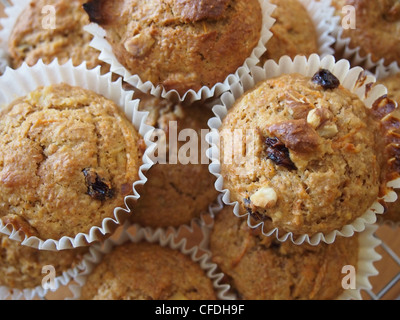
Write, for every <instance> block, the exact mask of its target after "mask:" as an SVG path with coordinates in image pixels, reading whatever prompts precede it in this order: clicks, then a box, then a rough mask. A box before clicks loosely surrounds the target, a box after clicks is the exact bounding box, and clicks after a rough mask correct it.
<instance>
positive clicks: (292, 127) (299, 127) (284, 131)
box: [268, 119, 320, 153]
mask: <svg viewBox="0 0 400 320" xmlns="http://www.w3.org/2000/svg"><path fill="white" fill-rule="evenodd" d="M268 131H269V132H270V133H271V134H273V135H274V136H276V137H278V139H279V140H281V141H282V142H283V143H284V144H285V146H286V147H287V148H288V149H290V150H293V151H295V152H300V153H307V152H312V151H314V150H315V149H316V148H317V147H318V145H319V139H320V138H319V136H318V134H317V132H316V131H315V130H314V129H313V128H312V127H311V126H310V125H309V124H308V123H307V121H306V120H305V119H299V120H291V121H285V122H280V123H276V124H273V125H272V126H270V127H269V128H268Z"/></svg>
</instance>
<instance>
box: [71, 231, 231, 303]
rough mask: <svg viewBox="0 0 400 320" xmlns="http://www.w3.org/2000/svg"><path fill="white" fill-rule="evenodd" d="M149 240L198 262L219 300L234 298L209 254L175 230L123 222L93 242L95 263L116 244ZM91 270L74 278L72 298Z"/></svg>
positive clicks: (76, 294)
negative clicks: (108, 235)
mask: <svg viewBox="0 0 400 320" xmlns="http://www.w3.org/2000/svg"><path fill="white" fill-rule="evenodd" d="M142 241H143V242H149V243H155V244H159V245H160V246H162V247H167V248H171V249H173V250H178V251H180V252H181V253H183V254H184V255H186V256H189V257H190V258H191V259H192V261H194V262H196V263H198V264H199V266H200V267H201V269H202V270H203V271H204V272H205V274H206V275H207V277H209V278H210V279H211V281H212V282H213V286H214V289H215V292H216V296H217V298H218V299H221V300H234V299H235V296H234V295H232V294H231V293H230V286H229V285H228V284H225V283H223V278H224V274H223V273H221V272H220V271H218V267H217V265H216V264H215V263H213V262H212V261H211V256H210V255H209V254H208V253H204V254H199V253H200V248H199V247H198V246H188V245H187V240H186V239H185V238H183V239H180V240H178V234H177V233H175V232H171V231H170V232H166V230H163V229H150V228H142V227H140V226H139V225H129V224H125V225H124V228H123V230H122V231H121V232H120V234H119V235H118V236H117V237H112V238H109V239H107V240H106V241H105V242H104V244H103V245H102V246H100V245H98V244H95V245H94V248H95V250H96V251H97V252H98V253H99V254H97V257H98V259H97V260H96V263H100V262H101V260H102V257H104V255H106V254H107V253H110V252H111V251H112V250H113V249H114V248H115V247H116V246H120V245H122V244H124V243H126V242H133V243H139V242H142ZM90 273H91V272H86V273H85V274H83V273H82V274H81V275H79V276H78V277H77V278H76V279H77V280H78V281H79V283H80V284H81V285H79V286H78V285H76V286H71V290H72V291H73V292H74V299H80V296H81V290H82V285H84V283H86V281H87V278H88V277H89V275H90Z"/></svg>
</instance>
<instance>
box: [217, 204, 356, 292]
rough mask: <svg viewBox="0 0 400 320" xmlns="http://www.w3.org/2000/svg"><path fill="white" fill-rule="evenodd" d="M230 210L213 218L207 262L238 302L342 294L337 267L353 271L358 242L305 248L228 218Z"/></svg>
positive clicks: (351, 240) (341, 240)
mask: <svg viewBox="0 0 400 320" xmlns="http://www.w3.org/2000/svg"><path fill="white" fill-rule="evenodd" d="M232 216H233V212H232V208H231V207H225V208H224V209H223V210H222V211H221V212H219V213H218V214H217V216H216V220H215V225H214V229H213V230H212V232H211V238H210V250H211V252H212V254H213V261H214V262H215V263H216V264H218V265H219V267H220V268H221V270H222V271H223V272H224V273H225V274H226V275H227V277H228V279H229V280H230V283H231V285H232V287H233V289H235V290H236V291H237V292H238V294H239V297H240V298H241V299H244V300H332V299H336V298H338V297H339V296H340V295H341V294H342V293H343V288H342V279H343V278H344V276H345V275H344V274H342V268H343V267H344V266H347V265H350V266H354V267H355V268H356V269H357V263H358V247H359V244H358V237H357V236H354V237H351V238H337V239H336V241H335V243H333V244H330V245H327V244H319V245H318V246H311V245H308V244H303V245H301V246H298V245H295V244H293V243H291V242H290V241H286V242H283V243H282V242H279V241H278V240H276V239H273V238H271V237H265V236H263V235H262V234H260V231H259V229H257V230H254V229H250V228H249V227H248V225H247V222H246V219H232Z"/></svg>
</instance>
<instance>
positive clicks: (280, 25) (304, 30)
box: [260, 0, 319, 64]
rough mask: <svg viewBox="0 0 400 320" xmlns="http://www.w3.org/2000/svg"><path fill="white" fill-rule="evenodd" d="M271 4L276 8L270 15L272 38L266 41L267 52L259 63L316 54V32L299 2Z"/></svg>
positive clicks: (289, 0) (273, 0)
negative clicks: (272, 22)
mask: <svg viewBox="0 0 400 320" xmlns="http://www.w3.org/2000/svg"><path fill="white" fill-rule="evenodd" d="M271 3H273V4H275V5H276V6H277V7H276V9H275V10H274V12H273V13H272V17H273V18H274V19H276V22H275V24H274V25H273V26H272V28H271V32H272V33H273V36H272V38H271V39H270V40H269V41H268V45H267V47H268V48H267V51H266V53H264V55H263V56H262V57H261V59H260V60H261V63H262V64H263V63H264V62H265V61H266V60H268V59H273V60H275V61H278V60H279V59H280V58H281V57H282V56H284V55H288V56H289V57H291V58H292V59H293V58H294V57H295V56H297V55H305V56H309V55H310V54H312V53H317V52H318V49H319V47H318V36H317V31H316V29H315V26H314V23H313V21H312V19H311V17H310V15H309V13H308V11H307V10H306V8H305V7H304V6H303V5H302V4H301V3H300V1H299V0H271ZM294 12H295V13H296V14H294Z"/></svg>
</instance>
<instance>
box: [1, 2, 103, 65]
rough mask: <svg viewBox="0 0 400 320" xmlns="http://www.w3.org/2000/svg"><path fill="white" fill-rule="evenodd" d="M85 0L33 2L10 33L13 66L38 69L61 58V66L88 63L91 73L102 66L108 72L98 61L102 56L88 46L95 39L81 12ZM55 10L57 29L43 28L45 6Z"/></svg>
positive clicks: (85, 16)
mask: <svg viewBox="0 0 400 320" xmlns="http://www.w3.org/2000/svg"><path fill="white" fill-rule="evenodd" d="M84 2H85V1H84V0H35V1H31V3H30V5H29V6H27V8H25V9H24V10H23V12H22V13H21V15H20V16H19V17H18V19H17V21H16V23H15V25H14V28H13V30H12V32H11V35H10V38H9V42H8V49H9V55H10V63H11V66H12V67H13V68H18V67H19V66H20V65H21V64H22V63H23V62H26V63H27V64H28V65H29V66H32V65H35V64H36V63H37V61H38V60H39V59H42V60H43V62H44V63H46V64H48V63H50V62H52V61H53V60H54V59H55V58H58V61H59V62H60V64H64V63H65V62H67V61H68V60H69V59H72V62H73V64H74V65H75V66H76V65H80V64H81V63H82V62H84V61H86V63H87V67H88V68H89V69H92V68H94V67H96V66H98V65H101V66H102V72H104V73H105V72H108V71H109V66H108V65H106V64H104V63H103V62H101V61H100V60H98V56H99V52H98V51H97V50H95V49H93V48H91V47H90V46H89V43H90V41H91V39H92V36H91V35H90V34H89V33H87V32H85V31H84V30H83V27H84V26H85V25H87V24H89V18H88V16H87V14H86V12H85V11H84V10H83V8H82V4H83V3H84ZM49 5H50V6H53V7H54V9H55V13H56V17H55V29H51V28H44V27H43V23H44V19H45V17H46V16H45V15H44V14H43V13H42V9H43V8H44V7H45V6H49Z"/></svg>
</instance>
